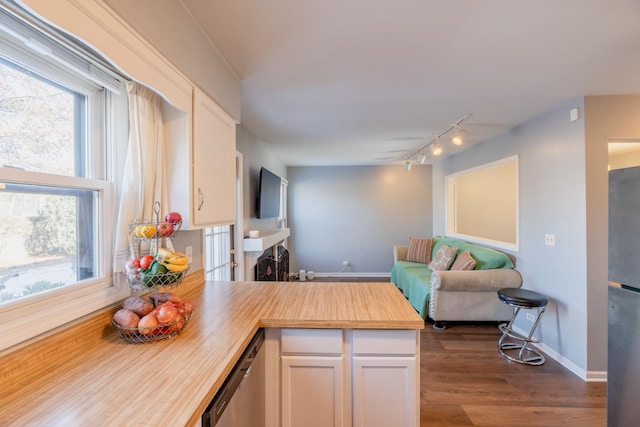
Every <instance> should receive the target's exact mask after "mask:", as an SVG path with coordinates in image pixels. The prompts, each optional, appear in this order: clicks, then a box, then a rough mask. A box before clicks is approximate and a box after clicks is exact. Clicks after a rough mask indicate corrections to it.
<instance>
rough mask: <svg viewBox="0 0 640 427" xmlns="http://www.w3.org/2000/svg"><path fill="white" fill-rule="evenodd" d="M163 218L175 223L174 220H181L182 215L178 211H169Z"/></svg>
mask: <svg viewBox="0 0 640 427" xmlns="http://www.w3.org/2000/svg"><path fill="white" fill-rule="evenodd" d="M164 220H165V221H167V222H172V223H174V224H175V223H176V222H180V221H182V215H180V214H179V213H178V212H169V213H168V214H166V215H165V217H164Z"/></svg>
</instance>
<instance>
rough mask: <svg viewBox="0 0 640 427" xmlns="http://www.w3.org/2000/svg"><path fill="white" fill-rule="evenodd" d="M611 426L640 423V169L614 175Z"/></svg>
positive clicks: (611, 176) (609, 376)
mask: <svg viewBox="0 0 640 427" xmlns="http://www.w3.org/2000/svg"><path fill="white" fill-rule="evenodd" d="M609 280H610V281H612V282H617V283H620V284H621V286H620V287H615V286H609V308H608V310H609V311H608V318H609V325H608V335H609V339H608V341H609V342H608V373H607V425H608V426H609V427H627V426H633V427H636V426H638V425H640V167H634V168H626V169H618V170H613V171H611V172H609Z"/></svg>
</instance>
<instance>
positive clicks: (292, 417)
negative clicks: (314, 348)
mask: <svg viewBox="0 0 640 427" xmlns="http://www.w3.org/2000/svg"><path fill="white" fill-rule="evenodd" d="M281 361H282V364H281V367H282V394H281V405H282V426H283V427H299V426H305V427H330V426H336V427H338V426H344V425H345V423H344V406H343V405H344V404H343V401H344V395H343V388H344V387H343V384H344V383H343V368H342V365H343V358H342V357H338V356H335V357H327V356H282V359H281Z"/></svg>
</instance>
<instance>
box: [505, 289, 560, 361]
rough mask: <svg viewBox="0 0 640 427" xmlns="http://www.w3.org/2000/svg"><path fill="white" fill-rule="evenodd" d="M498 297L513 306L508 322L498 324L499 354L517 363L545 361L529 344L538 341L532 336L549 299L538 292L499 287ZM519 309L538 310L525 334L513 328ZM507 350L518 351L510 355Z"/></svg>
mask: <svg viewBox="0 0 640 427" xmlns="http://www.w3.org/2000/svg"><path fill="white" fill-rule="evenodd" d="M498 298H500V301H502V302H504V303H505V304H507V305H510V306H511V307H513V316H512V317H511V320H510V321H509V323H502V324H500V325H499V326H498V328H500V331H501V332H502V336H501V337H500V341H498V351H499V352H500V355H502V357H504V358H506V359H508V360H511V361H513V362H517V363H523V364H526V365H542V364H543V363H544V362H545V358H544V356H543V355H542V353H540V352H539V351H538V350H536V349H535V348H531V347H529V344H531V343H538V342H540V341H538V340H535V339H533V338H532V337H533V333H534V332H535V330H536V327H537V326H538V323H540V319H541V318H542V315H543V314H544V310H545V308H546V307H547V304H548V303H549V299H548V298H547V297H546V296H545V295H542V294H540V293H538V292H534V291H530V290H527V289H521V288H503V289H500V290H499V291H498ZM521 309H525V310H536V311H537V312H538V316H537V317H536V320H535V322H534V323H533V326H532V327H531V329H530V330H529V333H528V334H527V335H526V336H525V335H523V334H521V333H519V332H517V331H515V330H513V322H514V321H515V320H516V317H517V316H518V313H519V312H520V310H521ZM509 350H518V351H517V354H513V355H512V354H509V353H508V351H509Z"/></svg>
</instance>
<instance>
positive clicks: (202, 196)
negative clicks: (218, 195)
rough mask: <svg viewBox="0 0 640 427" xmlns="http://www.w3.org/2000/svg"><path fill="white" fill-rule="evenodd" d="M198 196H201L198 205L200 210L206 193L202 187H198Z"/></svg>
mask: <svg viewBox="0 0 640 427" xmlns="http://www.w3.org/2000/svg"><path fill="white" fill-rule="evenodd" d="M198 196H200V204H199V205H198V210H200V209H202V205H204V193H203V192H202V190H201V189H200V187H198Z"/></svg>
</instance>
